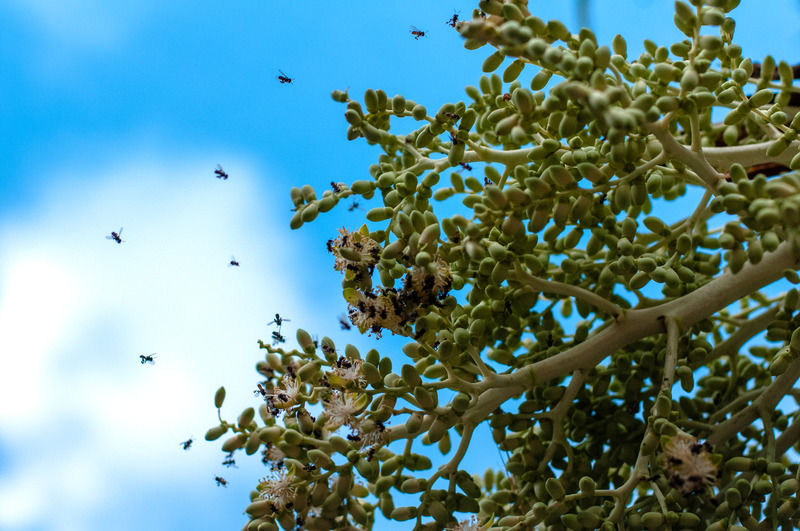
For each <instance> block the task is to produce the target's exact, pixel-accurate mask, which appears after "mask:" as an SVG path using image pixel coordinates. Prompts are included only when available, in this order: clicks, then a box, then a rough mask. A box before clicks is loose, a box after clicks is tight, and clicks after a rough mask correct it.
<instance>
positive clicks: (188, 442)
mask: <svg viewBox="0 0 800 531" xmlns="http://www.w3.org/2000/svg"><path fill="white" fill-rule="evenodd" d="M193 442H194V438H192V437H189V438H188V439H187V440H185V441H183V442H182V443H180V445H181V446H183V449H184V450H188V449H189V448H191V447H192V443H193Z"/></svg>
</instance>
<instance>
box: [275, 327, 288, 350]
mask: <svg viewBox="0 0 800 531" xmlns="http://www.w3.org/2000/svg"><path fill="white" fill-rule="evenodd" d="M278 343H286V336H282V335H281V334H280V332H278V331H277V330H276V331H275V332H272V346H273V347H274V346H275V345H277V344H278Z"/></svg>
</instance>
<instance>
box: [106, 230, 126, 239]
mask: <svg viewBox="0 0 800 531" xmlns="http://www.w3.org/2000/svg"><path fill="white" fill-rule="evenodd" d="M106 240H114V241H115V242H117V243H122V242H123V241H124V240H123V239H122V227H120V228H119V232H114V231H113V230H112V231H111V234H110V235H108V236H106Z"/></svg>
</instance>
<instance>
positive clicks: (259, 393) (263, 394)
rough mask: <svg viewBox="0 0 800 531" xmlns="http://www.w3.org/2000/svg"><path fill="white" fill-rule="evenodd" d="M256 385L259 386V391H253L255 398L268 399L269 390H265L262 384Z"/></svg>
mask: <svg viewBox="0 0 800 531" xmlns="http://www.w3.org/2000/svg"><path fill="white" fill-rule="evenodd" d="M256 385H257V386H258V389H256V390H255V391H253V395H254V396H260V397H262V398H266V397H267V390H266V389H264V386H263V385H261V384H256Z"/></svg>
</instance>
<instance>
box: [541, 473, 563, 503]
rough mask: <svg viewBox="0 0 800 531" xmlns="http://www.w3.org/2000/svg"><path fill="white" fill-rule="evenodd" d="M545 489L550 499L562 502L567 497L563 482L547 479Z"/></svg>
mask: <svg viewBox="0 0 800 531" xmlns="http://www.w3.org/2000/svg"><path fill="white" fill-rule="evenodd" d="M545 489H546V490H547V493H548V494H549V495H550V497H552V498H553V499H556V500H561V499H562V498H564V496H565V495H566V492H565V491H564V486H563V485H561V482H560V481H559V480H557V479H556V478H547V481H545Z"/></svg>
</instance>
